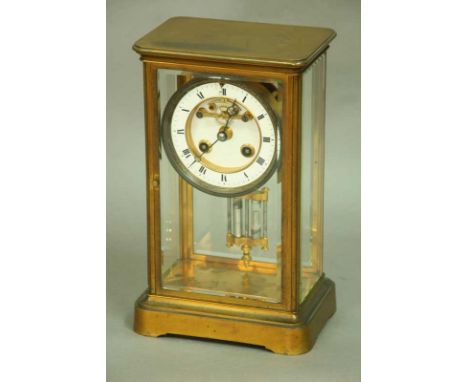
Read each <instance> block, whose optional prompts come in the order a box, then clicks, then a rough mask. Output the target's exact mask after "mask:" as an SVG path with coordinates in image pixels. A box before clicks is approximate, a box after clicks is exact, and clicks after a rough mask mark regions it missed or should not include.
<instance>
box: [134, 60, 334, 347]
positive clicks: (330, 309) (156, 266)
mask: <svg viewBox="0 0 468 382" xmlns="http://www.w3.org/2000/svg"><path fill="white" fill-rule="evenodd" d="M142 61H143V66H144V84H145V130H146V134H145V135H146V158H147V163H146V170H147V206H148V210H147V219H148V285H149V287H148V290H147V292H145V293H144V294H143V295H142V297H141V298H140V299H139V300H138V301H137V305H136V315H135V330H136V331H137V332H139V333H141V334H146V335H152V336H158V335H162V334H166V333H175V334H185V335H193V336H200V337H208V338H219V339H226V340H230V341H239V342H246V343H253V344H258V345H262V346H265V347H267V348H269V349H271V350H273V351H275V352H278V353H285V354H299V353H302V352H305V351H308V350H309V349H310V348H311V347H312V345H313V342H314V340H315V338H316V336H317V335H318V332H319V331H320V330H321V328H322V327H323V325H324V324H325V322H326V321H327V320H328V318H329V317H330V316H331V315H332V314H333V313H334V312H335V310H336V302H335V291H334V284H333V282H332V281H330V280H329V279H327V278H325V277H324V276H322V277H321V278H320V279H319V280H318V281H317V283H316V284H315V286H314V288H313V289H312V291H311V292H310V293H309V294H308V296H307V297H306V298H305V300H304V301H303V302H302V304H301V303H300V301H299V299H300V274H301V261H300V254H299V250H300V245H299V244H300V243H299V240H300V232H299V227H300V213H301V211H300V181H301V179H300V178H301V161H300V158H301V144H300V142H301V141H300V138H301V102H300V99H301V70H302V69H303V68H301V69H291V68H272V67H271V68H264V67H260V66H255V65H240V64H233V63H229V64H218V63H214V62H206V61H205V62H204V61H196V60H189V59H180V58H157V57H149V56H148V57H145V56H142ZM159 69H173V70H181V71H187V72H199V73H217V74H221V75H222V74H226V75H235V76H240V77H246V78H253V79H259V78H268V79H277V80H281V81H282V83H283V92H284V94H283V110H282V117H283V121H282V126H283V129H282V153H283V154H282V161H281V167H282V169H281V171H280V174H281V178H282V183H281V184H282V227H281V229H282V231H281V232H282V243H281V245H282V248H283V251H282V254H281V256H282V258H281V267H282V272H281V285H282V286H281V302H279V303H272V302H268V301H260V300H246V299H238V298H233V297H229V296H214V295H202V294H194V293H188V292H184V291H175V290H166V289H163V288H162V286H161V278H160V277H159V275H161V259H162V254H161V237H160V227H161V225H160V220H159V216H160V200H161V196H160V188H159V157H160V152H159V150H160V149H161V148H160V145H159V142H160V131H159V120H160V119H159V113H160V110H158V105H159V100H158V99H157V97H158V94H157V76H156V73H157V70H159ZM284 169H287V170H286V171H283V170H284ZM322 184H323V180H322ZM179 193H180V194H179V195H180V200H181V202H182V204H183V207H184V208H182V209H181V212H180V220H181V224H182V236H181V244H183V245H182V246H181V248H182V254H181V257H182V258H183V259H187V258H189V257H191V256H194V254H193V248H191V244H188V243H192V231H193V222H192V218H193V217H192V212H191V211H192V208H193V207H192V187H191V186H190V185H189V184H188V183H186V182H185V181H183V180H180V187H179ZM318 196H319V197H321V198H323V195H318ZM318 203H319V204H321V205H322V208H323V201H322V200H320V201H319V202H318ZM319 213H323V211H320V210H319ZM319 245H320V246H321V242H320V244H319ZM313 253H315V254H316V255H314V256H317V254H319V255H320V267H321V248H320V251H317V249H316V248H315V251H314V252H313ZM195 256H196V255H195ZM225 261H226V265H227V266H228V265H229V264H228V263H229V260H225ZM230 265H232V264H230ZM189 271H190V270H189V269H187V272H189ZM200 319H201V320H204V321H203V322H210V323H211V325H213V327H216V328H218V329H219V332H218V334H215V333H214V332H213V331H211V332H210V331H207V330H205V329H202V328H199V329H197V328H192V329H187V328H186V325H187V323H188V322H189V323H192V324H194V325H197V323H199V322H200V321H199V320H200ZM226 319H230V321H229V324H230V325H231V327H234V326H236V328H237V330H238V333H237V334H236V335H230V334H229V333H228V332H227V331H226V328H225V324H226ZM169 320H173V324H169V323H168V322H169ZM187 320H188V321H187ZM239 321H243V322H242V323H237V322H239ZM258 325H262V327H263V328H264V329H265V333H269V334H268V336H267V337H269V336H270V335H273V336H280V337H279V338H276V339H267V337H262V338H259V337H258V336H257V335H256V334H254V333H255V332H256V331H257V330H258ZM215 332H216V330H215Z"/></svg>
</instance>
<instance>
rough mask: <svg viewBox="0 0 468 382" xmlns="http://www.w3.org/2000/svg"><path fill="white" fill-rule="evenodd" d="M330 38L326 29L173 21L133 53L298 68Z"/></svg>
mask: <svg viewBox="0 0 468 382" xmlns="http://www.w3.org/2000/svg"><path fill="white" fill-rule="evenodd" d="M335 36H336V33H335V31H334V30H332V29H328V28H315V27H305V26H294V25H278V24H264V23H251V22H242V21H227V20H215V19H204V18H195V17H173V18H170V19H168V20H166V21H165V22H164V23H163V24H161V25H160V26H158V27H157V28H156V29H154V30H153V31H151V32H150V33H148V34H147V35H145V36H144V37H142V38H141V39H139V40H138V41H137V42H136V43H135V44H134V46H133V49H134V50H135V51H137V52H138V53H139V54H141V55H142V56H154V57H171V58H185V59H192V60H207V61H215V62H224V63H238V64H251V65H263V66H272V67H288V68H296V69H300V68H302V67H305V66H307V65H308V64H310V63H311V62H312V61H313V60H314V59H315V58H316V57H317V56H318V55H319V54H320V53H321V52H323V50H324V49H326V48H327V46H328V44H329V43H330V41H331V40H333V38H334V37H335Z"/></svg>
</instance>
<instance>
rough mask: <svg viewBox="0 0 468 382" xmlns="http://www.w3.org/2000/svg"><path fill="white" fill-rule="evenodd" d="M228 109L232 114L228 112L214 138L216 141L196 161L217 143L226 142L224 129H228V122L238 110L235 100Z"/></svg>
mask: <svg viewBox="0 0 468 382" xmlns="http://www.w3.org/2000/svg"><path fill="white" fill-rule="evenodd" d="M230 108H233V112H232V113H230V112H229V111H228V114H229V118H228V119H227V121H226V124H225V125H224V126H223V127H222V128H221V130H220V131H219V132H218V136H217V138H216V141H214V142H213V143H212V144H211V145H210V147H208V150H206V151H205V152H203V153H202V154H201V155H200V156H199V157H198V160H200V159H201V157H202V156H203V155H205V153H207V152H208V151H210V149H211V148H212V147H213V146H214V145H215V144H216V143H217V142H219V141H225V140H226V129H227V128H228V127H229V122H230V121H231V119H232V117H234V116H235V115H236V114H237V113H238V112H239V110H236V109H237V106H236V100H234V102H233V103H232V105H231V106H230V107H229V108H228V110H229V109H230Z"/></svg>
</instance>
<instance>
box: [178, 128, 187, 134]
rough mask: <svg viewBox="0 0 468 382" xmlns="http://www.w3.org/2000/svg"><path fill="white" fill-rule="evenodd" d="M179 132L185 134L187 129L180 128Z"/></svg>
mask: <svg viewBox="0 0 468 382" xmlns="http://www.w3.org/2000/svg"><path fill="white" fill-rule="evenodd" d="M177 134H185V130H184V129H179V130H177Z"/></svg>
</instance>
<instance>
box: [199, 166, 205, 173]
mask: <svg viewBox="0 0 468 382" xmlns="http://www.w3.org/2000/svg"><path fill="white" fill-rule="evenodd" d="M198 172H199V173H200V174H203V175H205V174H206V168H205V166H201V167H200V168H199V169H198Z"/></svg>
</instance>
